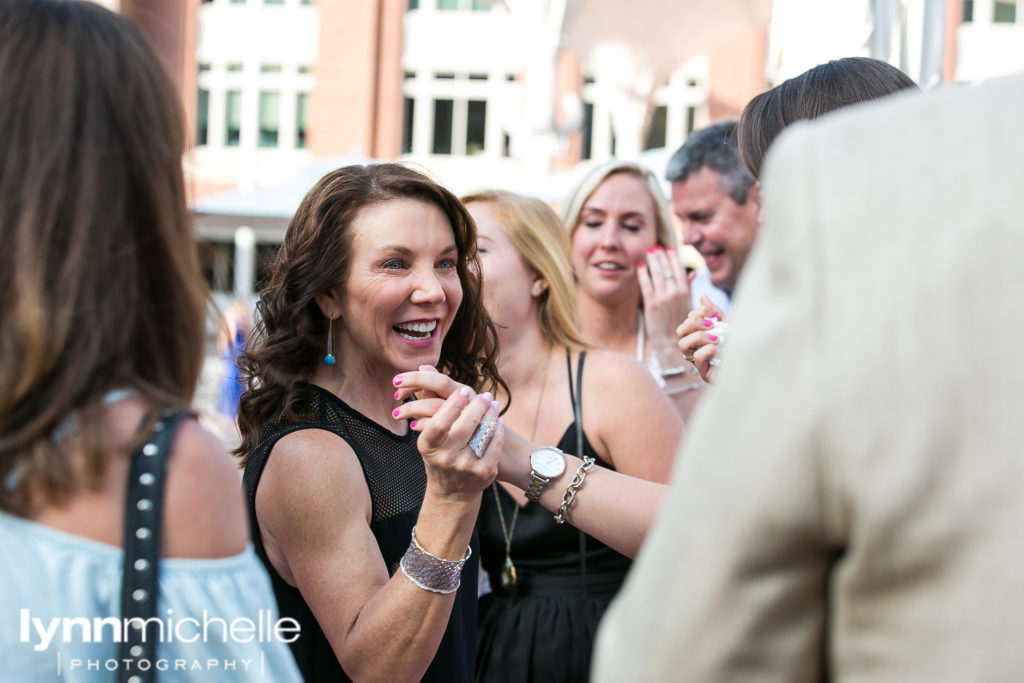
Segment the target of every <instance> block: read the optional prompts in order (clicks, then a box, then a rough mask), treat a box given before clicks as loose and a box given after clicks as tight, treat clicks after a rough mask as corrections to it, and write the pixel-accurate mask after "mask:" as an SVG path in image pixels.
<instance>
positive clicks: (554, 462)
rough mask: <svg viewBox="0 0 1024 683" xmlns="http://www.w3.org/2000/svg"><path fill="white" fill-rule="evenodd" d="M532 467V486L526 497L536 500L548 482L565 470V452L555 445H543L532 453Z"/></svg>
mask: <svg viewBox="0 0 1024 683" xmlns="http://www.w3.org/2000/svg"><path fill="white" fill-rule="evenodd" d="M530 467H531V471H530V488H528V489H526V497H527V498H529V499H530V500H532V501H534V502H536V501H537V499H538V498H540V493H541V491H543V490H544V487H545V486H547V485H548V482H549V481H551V480H552V479H557V478H558V477H560V476H562V473H563V472H565V453H563V452H562V451H561V450H559V449H558V448H555V447H554V446H541V447H540V448H538V449H537V450H535V451H534V452H533V453H530Z"/></svg>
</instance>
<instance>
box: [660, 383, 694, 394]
mask: <svg viewBox="0 0 1024 683" xmlns="http://www.w3.org/2000/svg"><path fill="white" fill-rule="evenodd" d="M703 386H704V382H694V383H693V384H687V385H686V386H683V387H675V388H673V389H666V390H665V393H666V394H668V395H669V396H675V395H676V394H685V393H686V392H687V391H697V390H698V389H700V388H701V387H703Z"/></svg>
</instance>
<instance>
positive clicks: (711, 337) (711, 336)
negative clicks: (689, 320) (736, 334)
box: [708, 334, 718, 341]
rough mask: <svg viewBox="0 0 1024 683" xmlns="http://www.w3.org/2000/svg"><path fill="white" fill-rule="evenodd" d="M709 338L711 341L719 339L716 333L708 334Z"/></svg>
mask: <svg viewBox="0 0 1024 683" xmlns="http://www.w3.org/2000/svg"><path fill="white" fill-rule="evenodd" d="M708 339H710V340H711V341H718V337H716V336H715V335H713V334H709V335H708Z"/></svg>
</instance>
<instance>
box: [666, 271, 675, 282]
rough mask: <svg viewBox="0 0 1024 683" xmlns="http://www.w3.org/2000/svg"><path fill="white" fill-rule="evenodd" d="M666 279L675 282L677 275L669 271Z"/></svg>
mask: <svg viewBox="0 0 1024 683" xmlns="http://www.w3.org/2000/svg"><path fill="white" fill-rule="evenodd" d="M665 279H666V280H675V279H676V276H675V275H673V274H672V272H671V271H669V272H666V273H665Z"/></svg>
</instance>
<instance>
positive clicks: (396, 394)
mask: <svg viewBox="0 0 1024 683" xmlns="http://www.w3.org/2000/svg"><path fill="white" fill-rule="evenodd" d="M395 400H396V401H397V400H398V392H397V391H396V392H395Z"/></svg>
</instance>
